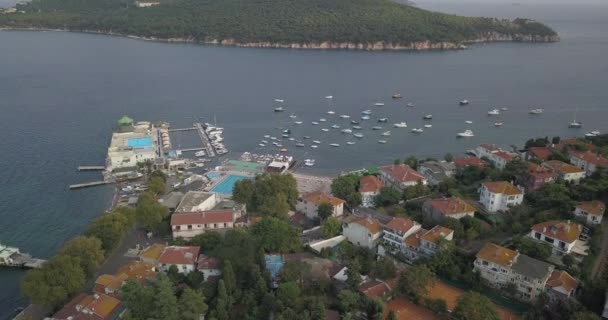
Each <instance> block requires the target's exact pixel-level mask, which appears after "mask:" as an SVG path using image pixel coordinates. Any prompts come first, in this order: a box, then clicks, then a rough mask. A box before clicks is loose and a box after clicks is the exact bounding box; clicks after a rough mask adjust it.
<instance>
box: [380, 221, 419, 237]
mask: <svg viewBox="0 0 608 320" xmlns="http://www.w3.org/2000/svg"><path fill="white" fill-rule="evenodd" d="M416 224H417V223H416V222H415V221H412V220H410V219H406V218H393V219H391V221H390V222H389V223H387V224H386V228H388V229H391V230H397V231H401V232H403V233H406V232H408V231H409V230H410V229H411V228H413V227H414V226H415V225H416Z"/></svg>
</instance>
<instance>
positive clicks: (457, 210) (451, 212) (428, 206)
mask: <svg viewBox="0 0 608 320" xmlns="http://www.w3.org/2000/svg"><path fill="white" fill-rule="evenodd" d="M422 211H423V212H424V214H425V215H426V216H427V217H429V218H432V219H433V220H435V221H440V220H443V218H452V219H462V218H464V217H471V218H472V217H474V216H475V208H474V207H473V206H472V205H470V204H469V203H468V202H466V201H464V200H462V199H460V198H456V197H452V198H439V199H431V200H427V201H425V202H424V204H423V205H422Z"/></svg>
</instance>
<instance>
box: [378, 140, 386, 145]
mask: <svg viewBox="0 0 608 320" xmlns="http://www.w3.org/2000/svg"><path fill="white" fill-rule="evenodd" d="M378 143H382V144H385V143H386V140H378Z"/></svg>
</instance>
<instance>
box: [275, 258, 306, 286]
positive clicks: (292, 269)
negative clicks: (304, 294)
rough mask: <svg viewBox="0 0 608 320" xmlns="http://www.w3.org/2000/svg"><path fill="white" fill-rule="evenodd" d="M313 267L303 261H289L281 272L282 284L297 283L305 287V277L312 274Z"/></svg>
mask: <svg viewBox="0 0 608 320" xmlns="http://www.w3.org/2000/svg"><path fill="white" fill-rule="evenodd" d="M310 270H311V267H310V265H309V264H308V263H306V262H302V261H288V262H287V263H285V265H284V266H283V268H282V269H281V271H280V278H281V281H282V282H295V283H298V284H299V285H300V288H302V287H303V282H304V278H305V275H306V274H308V273H310Z"/></svg>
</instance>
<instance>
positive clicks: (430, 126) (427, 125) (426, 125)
mask: <svg viewBox="0 0 608 320" xmlns="http://www.w3.org/2000/svg"><path fill="white" fill-rule="evenodd" d="M424 127H425V128H432V127H433V125H432V124H425V125H424Z"/></svg>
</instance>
